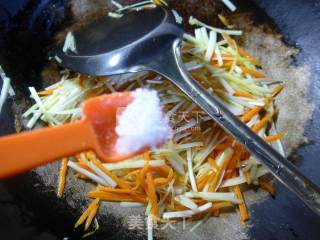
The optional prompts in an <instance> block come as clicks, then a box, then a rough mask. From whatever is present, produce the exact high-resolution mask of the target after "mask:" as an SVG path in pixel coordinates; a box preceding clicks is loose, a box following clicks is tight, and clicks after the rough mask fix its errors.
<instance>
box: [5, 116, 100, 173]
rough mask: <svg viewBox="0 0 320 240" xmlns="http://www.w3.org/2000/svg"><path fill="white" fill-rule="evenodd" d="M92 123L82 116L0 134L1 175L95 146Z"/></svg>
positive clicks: (22, 170)
mask: <svg viewBox="0 0 320 240" xmlns="http://www.w3.org/2000/svg"><path fill="white" fill-rule="evenodd" d="M94 142H95V139H94V134H93V130H92V128H91V125H90V124H88V123H87V122H86V121H84V120H81V121H78V122H75V123H69V124H65V125H62V126H57V127H48V128H42V129H39V130H34V131H29V132H23V133H19V134H13V135H9V136H5V137H1V138H0V166H1V167H0V179H1V178H5V177H9V176H12V175H15V174H18V173H22V172H24V171H28V170H30V169H32V168H34V167H37V166H40V165H43V164H46V163H49V162H52V161H54V160H59V159H60V158H62V157H67V156H71V155H73V154H76V153H79V152H81V151H84V150H89V149H92V148H93V147H94Z"/></svg>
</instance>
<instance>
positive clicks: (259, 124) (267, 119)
mask: <svg viewBox="0 0 320 240" xmlns="http://www.w3.org/2000/svg"><path fill="white" fill-rule="evenodd" d="M270 121H271V116H270V114H266V115H265V116H264V117H263V118H262V119H261V120H260V121H259V122H257V123H256V124H255V125H254V126H253V127H252V131H254V132H255V133H258V132H259V131H260V130H261V129H262V128H263V127H265V126H266V125H267V124H268V123H269V122H270Z"/></svg>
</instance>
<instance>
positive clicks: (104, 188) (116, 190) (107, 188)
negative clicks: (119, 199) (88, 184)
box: [99, 187, 135, 194]
mask: <svg viewBox="0 0 320 240" xmlns="http://www.w3.org/2000/svg"><path fill="white" fill-rule="evenodd" d="M99 190H101V191H104V192H110V193H129V194H135V191H133V190H132V189H119V188H110V187H99Z"/></svg>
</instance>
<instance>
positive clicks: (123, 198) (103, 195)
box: [88, 191, 147, 203]
mask: <svg viewBox="0 0 320 240" xmlns="http://www.w3.org/2000/svg"><path fill="white" fill-rule="evenodd" d="M88 197H90V198H100V199H101V200H104V201H109V202H142V203H145V202H146V201H147V200H146V198H145V196H143V195H133V194H127V193H111V192H105V191H91V192H89V193H88Z"/></svg>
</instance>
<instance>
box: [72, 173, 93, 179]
mask: <svg viewBox="0 0 320 240" xmlns="http://www.w3.org/2000/svg"><path fill="white" fill-rule="evenodd" d="M74 176H75V177H76V178H79V179H83V180H90V178H88V177H87V176H85V175H83V174H81V173H74Z"/></svg>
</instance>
